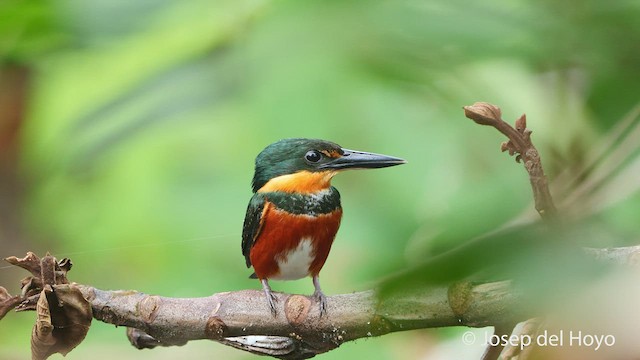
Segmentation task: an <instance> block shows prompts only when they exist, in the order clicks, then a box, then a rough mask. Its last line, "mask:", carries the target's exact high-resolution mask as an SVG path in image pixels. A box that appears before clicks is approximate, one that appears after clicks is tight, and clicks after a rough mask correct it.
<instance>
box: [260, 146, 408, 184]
mask: <svg viewBox="0 0 640 360" xmlns="http://www.w3.org/2000/svg"><path fill="white" fill-rule="evenodd" d="M404 163H406V161H405V160H403V159H400V158H396V157H392V156H387V155H380V154H374V153H367V152H362V151H354V150H348V149H344V148H342V147H341V146H340V145H338V144H335V143H332V142H330V141H325V140H318V139H301V138H298V139H283V140H280V141H278V142H275V143H273V144H271V145H269V146H267V147H266V148H265V149H264V150H262V151H261V152H260V154H258V157H256V168H255V173H254V176H253V192H269V191H284V192H297V193H313V192H317V191H320V190H323V189H326V188H327V187H329V186H330V181H331V178H333V176H334V175H335V174H336V173H338V172H339V171H342V170H346V169H374V168H382V167H388V166H394V165H400V164H404Z"/></svg>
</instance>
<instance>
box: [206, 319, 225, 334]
mask: <svg viewBox="0 0 640 360" xmlns="http://www.w3.org/2000/svg"><path fill="white" fill-rule="evenodd" d="M226 332H227V325H226V324H225V323H224V321H222V319H220V318H219V317H217V316H212V317H210V318H209V319H208V320H207V325H206V326H205V329H204V334H205V335H206V336H207V338H209V339H211V340H221V339H222V338H224V334H225V333H226Z"/></svg>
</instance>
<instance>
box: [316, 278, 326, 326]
mask: <svg viewBox="0 0 640 360" xmlns="http://www.w3.org/2000/svg"><path fill="white" fill-rule="evenodd" d="M313 287H314V288H315V289H316V290H315V291H314V292H313V297H314V298H315V299H316V301H317V302H318V305H319V306H320V317H323V316H324V315H327V296H326V295H325V294H324V293H323V292H322V289H321V288H320V278H319V277H318V275H315V276H314V277H313Z"/></svg>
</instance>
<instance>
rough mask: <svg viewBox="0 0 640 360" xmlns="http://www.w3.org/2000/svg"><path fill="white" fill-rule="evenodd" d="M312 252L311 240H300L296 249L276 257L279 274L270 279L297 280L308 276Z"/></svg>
mask: <svg viewBox="0 0 640 360" xmlns="http://www.w3.org/2000/svg"><path fill="white" fill-rule="evenodd" d="M314 252H315V251H314V248H313V242H312V241H311V239H309V238H304V239H302V241H300V244H298V247H296V248H295V249H293V250H291V251H289V252H288V253H286V254H283V255H281V256H278V257H277V259H276V260H277V261H278V267H279V268H280V273H279V274H278V275H276V276H273V277H272V279H274V280H297V279H302V278H304V277H307V276H309V266H311V262H313V258H314V256H313V255H314Z"/></svg>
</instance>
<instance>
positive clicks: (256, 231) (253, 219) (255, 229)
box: [242, 193, 269, 267]
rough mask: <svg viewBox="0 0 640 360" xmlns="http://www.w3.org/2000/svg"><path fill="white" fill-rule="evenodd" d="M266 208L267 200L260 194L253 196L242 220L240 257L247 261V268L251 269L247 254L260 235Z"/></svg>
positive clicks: (267, 206)
mask: <svg viewBox="0 0 640 360" xmlns="http://www.w3.org/2000/svg"><path fill="white" fill-rule="evenodd" d="M268 208H269V205H268V203H267V199H266V198H265V197H264V195H262V194H260V193H256V194H255V195H253V197H252V198H251V200H250V201H249V206H248V207H247V215H246V216H245V218H244V226H243V227H242V255H244V258H245V260H246V261H247V267H251V259H250V258H249V254H250V252H251V248H252V247H253V244H255V242H256V239H257V238H258V235H260V230H261V229H262V225H263V224H264V213H265V212H266V211H267V209H268Z"/></svg>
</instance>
